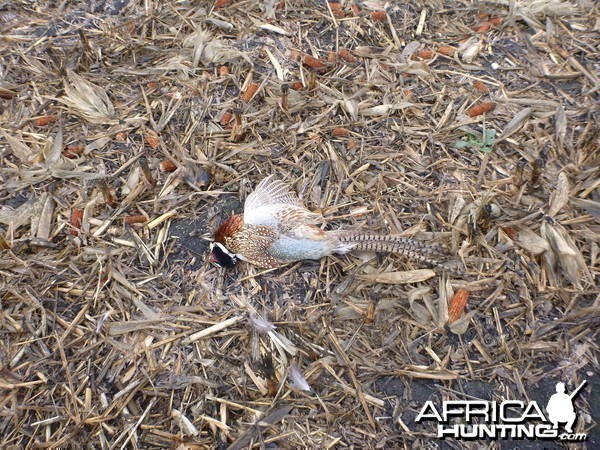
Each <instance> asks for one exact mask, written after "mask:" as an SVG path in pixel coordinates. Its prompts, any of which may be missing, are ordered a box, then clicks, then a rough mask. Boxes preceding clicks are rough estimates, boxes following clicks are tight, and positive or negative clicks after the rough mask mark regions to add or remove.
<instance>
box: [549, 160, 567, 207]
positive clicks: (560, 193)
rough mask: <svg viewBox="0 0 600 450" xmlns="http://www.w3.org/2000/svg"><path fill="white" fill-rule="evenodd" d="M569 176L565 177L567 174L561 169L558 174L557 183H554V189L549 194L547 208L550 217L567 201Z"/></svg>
mask: <svg viewBox="0 0 600 450" xmlns="http://www.w3.org/2000/svg"><path fill="white" fill-rule="evenodd" d="M569 191H570V186H569V178H567V174H566V173H565V172H564V171H562V172H561V173H560V174H559V175H558V183H557V185H556V189H555V190H554V192H552V195H550V207H549V209H548V215H549V216H550V217H554V216H556V214H558V212H559V211H560V210H561V209H563V207H564V206H565V205H566V204H567V202H568V201H569Z"/></svg>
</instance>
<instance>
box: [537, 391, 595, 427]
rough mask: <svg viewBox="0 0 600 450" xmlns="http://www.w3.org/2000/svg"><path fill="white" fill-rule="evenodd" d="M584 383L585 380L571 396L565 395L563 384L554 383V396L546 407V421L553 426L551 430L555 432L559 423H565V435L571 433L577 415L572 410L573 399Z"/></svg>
mask: <svg viewBox="0 0 600 450" xmlns="http://www.w3.org/2000/svg"><path fill="white" fill-rule="evenodd" d="M585 383H586V380H584V381H583V383H581V384H580V385H579V387H578V388H577V389H575V390H574V391H573V393H572V394H571V395H568V394H565V383H556V394H554V395H553V396H552V397H550V400H549V401H548V406H546V411H548V419H550V422H552V424H553V427H552V429H554V430H556V429H557V428H558V423H559V422H566V423H567V425H566V426H565V431H566V432H567V433H572V432H573V424H574V423H575V420H576V419H577V414H575V409H574V408H573V398H575V396H576V395H577V394H579V392H580V391H581V388H582V387H583V386H584V385H585Z"/></svg>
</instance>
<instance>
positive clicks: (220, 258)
mask: <svg viewBox="0 0 600 450" xmlns="http://www.w3.org/2000/svg"><path fill="white" fill-rule="evenodd" d="M210 250H211V253H210V261H211V262H212V263H214V264H216V265H217V266H219V267H229V268H231V267H234V266H235V263H237V257H236V256H235V254H233V253H231V252H230V251H229V250H227V249H226V248H225V247H224V246H223V245H222V244H220V243H219V242H213V243H212V244H210Z"/></svg>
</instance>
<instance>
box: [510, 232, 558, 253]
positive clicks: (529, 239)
mask: <svg viewBox="0 0 600 450" xmlns="http://www.w3.org/2000/svg"><path fill="white" fill-rule="evenodd" d="M517 229H518V234H517V236H516V237H515V238H514V241H515V243H516V244H517V245H519V247H521V248H523V249H525V250H527V251H528V252H530V253H531V254H533V255H540V254H542V253H544V252H546V251H548V250H550V246H549V245H548V242H547V241H546V240H545V239H542V238H541V237H540V236H539V235H538V234H536V233H535V232H533V231H531V230H530V229H529V228H528V227H526V226H519V227H517Z"/></svg>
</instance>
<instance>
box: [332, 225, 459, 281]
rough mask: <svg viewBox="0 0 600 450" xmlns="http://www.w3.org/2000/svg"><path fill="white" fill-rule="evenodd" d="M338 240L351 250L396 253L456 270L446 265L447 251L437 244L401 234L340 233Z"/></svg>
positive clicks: (451, 270) (443, 268) (452, 270)
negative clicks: (347, 245)
mask: <svg viewBox="0 0 600 450" xmlns="http://www.w3.org/2000/svg"><path fill="white" fill-rule="evenodd" d="M339 240H340V242H342V243H344V244H350V245H351V247H350V248H351V249H352V250H368V251H375V252H390V253H398V254H401V255H404V256H408V257H409V258H411V259H413V260H415V261H417V262H422V263H425V264H428V265H430V266H433V267H437V268H438V269H442V270H447V271H448V272H451V273H454V272H457V271H456V269H455V268H450V267H448V266H447V259H448V258H449V256H450V255H449V254H448V251H447V250H446V249H445V248H444V247H443V246H442V245H439V244H427V243H424V242H419V241H415V240H414V239H409V238H405V237H401V236H393V235H378V234H369V233H349V234H340V235H339Z"/></svg>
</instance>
